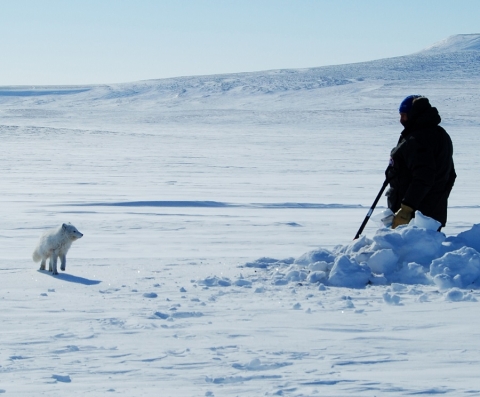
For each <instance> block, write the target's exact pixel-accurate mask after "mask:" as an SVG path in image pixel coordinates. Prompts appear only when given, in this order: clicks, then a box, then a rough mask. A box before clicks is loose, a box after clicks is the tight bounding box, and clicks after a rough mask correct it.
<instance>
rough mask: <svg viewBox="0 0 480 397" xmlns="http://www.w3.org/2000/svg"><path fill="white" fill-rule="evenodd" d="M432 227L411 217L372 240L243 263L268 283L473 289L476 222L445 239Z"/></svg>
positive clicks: (477, 273) (477, 258)
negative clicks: (409, 220) (467, 228)
mask: <svg viewBox="0 0 480 397" xmlns="http://www.w3.org/2000/svg"><path fill="white" fill-rule="evenodd" d="M422 221H423V222H424V221H425V220H424V219H423V220H422ZM424 223H425V222H424ZM424 223H422V224H421V223H420V222H418V224H421V225H422V226H423V225H424ZM434 226H435V225H434ZM435 227H436V226H435ZM432 228H433V227H429V225H428V223H427V227H419V226H417V225H416V224H415V222H411V224H409V225H405V226H400V227H398V228H397V229H394V230H392V229H389V228H381V229H379V230H378V231H377V232H376V234H375V236H374V237H373V238H372V239H370V238H368V237H366V236H361V237H360V238H359V239H357V240H354V241H352V242H351V243H350V244H348V245H345V246H337V247H335V248H334V250H333V251H328V250H326V249H324V248H319V249H317V250H314V251H310V252H307V253H305V254H303V255H302V256H300V257H299V258H297V259H292V258H288V259H286V260H277V259H273V258H261V259H259V260H258V261H254V262H250V263H247V264H245V265H244V267H250V268H258V269H264V271H265V272H264V273H260V272H257V275H256V277H262V276H261V274H263V278H262V280H263V281H268V280H270V281H271V283H272V284H273V285H286V284H289V283H292V282H295V283H316V284H323V285H329V286H336V287H348V288H364V287H365V286H366V285H367V284H373V285H389V284H392V283H400V284H424V285H437V286H438V287H439V288H441V289H451V288H457V289H467V288H469V289H477V288H478V287H477V286H478V285H479V284H480V254H479V251H480V224H477V225H474V226H473V227H472V228H471V229H470V230H467V231H465V232H462V233H460V234H458V235H457V236H450V237H448V238H447V237H446V236H445V235H444V234H443V233H441V232H437V231H436V230H435V229H434V230H432ZM452 300H454V297H452Z"/></svg>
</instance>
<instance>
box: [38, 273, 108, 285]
mask: <svg viewBox="0 0 480 397" xmlns="http://www.w3.org/2000/svg"><path fill="white" fill-rule="evenodd" d="M38 272H39V273H43V274H49V275H51V273H50V272H48V271H45V270H38ZM54 277H55V278H57V279H59V280H63V281H66V282H69V283H75V284H82V285H97V284H100V283H101V282H102V281H101V280H91V279H88V278H84V277H79V276H74V275H73V274H68V273H59V274H57V275H56V276H54Z"/></svg>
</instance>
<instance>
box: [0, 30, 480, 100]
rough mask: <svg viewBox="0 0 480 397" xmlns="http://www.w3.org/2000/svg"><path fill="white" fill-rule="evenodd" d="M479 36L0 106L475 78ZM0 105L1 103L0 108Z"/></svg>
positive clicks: (81, 90) (20, 93)
mask: <svg viewBox="0 0 480 397" xmlns="http://www.w3.org/2000/svg"><path fill="white" fill-rule="evenodd" d="M479 43H480V35H479V34H475V35H457V36H452V37H450V38H448V39H446V40H445V41H442V42H440V43H438V44H435V45H433V46H432V47H430V48H428V49H426V50H424V51H421V52H419V53H416V54H412V55H407V56H400V57H395V58H387V59H381V60H375V61H371V62H362V63H355V64H347V65H338V66H326V67H318V68H308V69H286V70H282V69H280V70H271V71H262V72H255V73H237V74H226V75H210V76H192V77H177V78H171V79H161V80H147V81H140V82H134V83H125V84H116V85H108V86H81V87H80V86H79V87H0V101H2V102H4V103H5V102H8V101H11V100H12V99H13V98H17V99H18V98H22V99H23V100H25V99H26V98H28V97H35V98H37V97H44V96H50V97H57V98H58V99H65V100H66V99H67V98H69V97H70V96H72V95H74V96H75V97H78V98H79V99H80V100H82V99H83V100H87V101H93V100H94V101H102V100H103V101H105V100H107V101H108V100H112V99H113V100H117V99H118V100H132V101H133V100H135V101H136V100H142V99H143V100H159V101H162V102H163V101H167V102H168V103H175V104H178V103H181V102H182V99H184V100H185V101H186V102H189V101H190V100H192V98H194V99H196V100H199V101H201V102H202V103H209V102H210V101H211V100H212V99H214V98H212V97H215V98H216V97H218V96H224V95H226V94H228V95H230V96H235V97H242V96H243V97H246V96H251V95H255V94H267V95H272V94H287V93H297V92H298V91H310V90H316V89H322V88H327V87H332V86H341V85H348V84H353V83H358V82H362V81H365V80H369V81H374V80H379V81H382V80H385V81H390V82H395V81H405V82H410V84H414V83H415V82H416V81H418V80H421V81H425V80H431V81H438V80H439V79H444V80H452V79H461V78H465V79H478V78H480V68H479V67H478V65H479V64H480V44H479ZM0 103H1V102H0Z"/></svg>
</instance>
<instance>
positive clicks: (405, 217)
mask: <svg viewBox="0 0 480 397" xmlns="http://www.w3.org/2000/svg"><path fill="white" fill-rule="evenodd" d="M412 217H413V208H412V207H409V206H408V205H405V204H402V205H401V206H400V209H399V210H398V211H397V212H396V213H395V216H394V218H393V222H392V229H395V228H396V227H397V226H400V225H406V224H407V223H408V222H410V220H411V219H412Z"/></svg>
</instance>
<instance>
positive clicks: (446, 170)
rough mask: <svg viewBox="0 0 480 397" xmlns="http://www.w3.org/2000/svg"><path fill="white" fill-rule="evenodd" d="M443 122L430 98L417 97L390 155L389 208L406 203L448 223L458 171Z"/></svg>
mask: <svg viewBox="0 0 480 397" xmlns="http://www.w3.org/2000/svg"><path fill="white" fill-rule="evenodd" d="M440 121H441V118H440V115H439V114H438V111H437V109H436V108H434V107H432V106H431V105H430V102H429V101H428V99H427V98H425V97H420V98H416V99H414V101H413V104H412V109H411V111H410V112H409V114H408V121H407V123H406V125H405V126H404V127H405V129H404V130H403V131H402V133H401V135H400V139H399V141H398V144H397V146H396V147H395V148H393V149H392V152H391V154H390V157H391V158H390V165H389V167H388V168H387V170H386V176H387V178H389V182H390V189H389V190H388V192H387V197H388V207H389V208H390V209H391V210H392V211H393V212H394V213H395V212H397V211H398V210H399V209H400V205H401V204H405V205H407V206H409V207H411V208H413V209H414V210H419V211H420V212H421V213H422V214H424V215H426V216H429V217H431V218H433V219H436V220H437V221H439V222H440V223H441V224H442V226H445V224H446V222H447V206H448V197H449V195H450V191H451V190H452V187H453V184H454V182H455V178H456V173H455V167H454V164H453V158H452V155H453V145H452V140H451V139H450V136H449V135H448V134H447V132H446V131H445V130H444V129H443V128H442V127H440V126H439V124H440Z"/></svg>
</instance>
